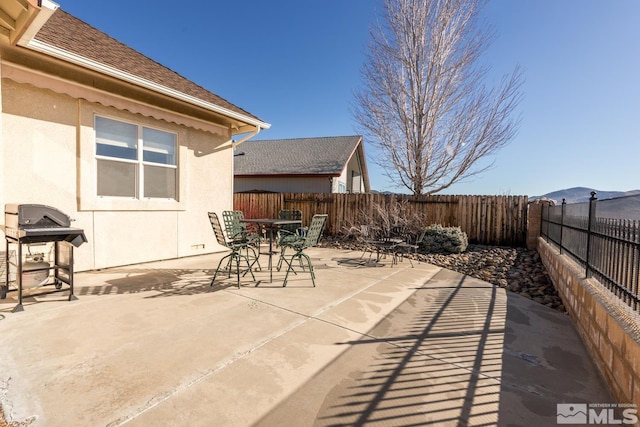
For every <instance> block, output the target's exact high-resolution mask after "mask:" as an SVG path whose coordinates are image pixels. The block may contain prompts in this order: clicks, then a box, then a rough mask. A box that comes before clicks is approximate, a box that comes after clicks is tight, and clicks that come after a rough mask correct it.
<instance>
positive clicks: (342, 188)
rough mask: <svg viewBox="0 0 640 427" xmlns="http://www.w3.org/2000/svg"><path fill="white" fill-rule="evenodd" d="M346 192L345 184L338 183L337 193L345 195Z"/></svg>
mask: <svg viewBox="0 0 640 427" xmlns="http://www.w3.org/2000/svg"><path fill="white" fill-rule="evenodd" d="M346 192H347V184H346V183H344V182H342V181H338V193H346Z"/></svg>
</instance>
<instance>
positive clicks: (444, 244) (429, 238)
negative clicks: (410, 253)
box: [420, 224, 469, 254]
mask: <svg viewBox="0 0 640 427" xmlns="http://www.w3.org/2000/svg"><path fill="white" fill-rule="evenodd" d="M468 245H469V240H468V239H467V233H465V232H464V231H462V230H461V229H460V227H443V226H441V225H439V224H436V225H431V226H429V227H427V229H426V230H425V235H424V239H423V240H422V243H421V245H420V249H421V250H422V251H424V252H434V253H450V254H459V253H462V252H464V251H465V250H467V246H468Z"/></svg>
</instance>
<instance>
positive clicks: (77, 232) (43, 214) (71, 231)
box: [4, 203, 87, 247]
mask: <svg viewBox="0 0 640 427" xmlns="http://www.w3.org/2000/svg"><path fill="white" fill-rule="evenodd" d="M4 219H5V227H4V232H5V235H6V236H7V237H9V238H12V239H20V240H21V241H22V242H23V243H38V242H54V241H66V242H69V243H71V244H72V245H74V246H76V247H78V246H80V245H81V244H83V243H86V242H87V238H86V236H85V235H84V230H83V229H81V228H72V227H69V225H71V218H69V216H68V215H67V214H65V213H63V212H61V211H60V210H58V209H56V208H54V207H51V206H47V205H37V204H17V203H7V204H6V205H5V208H4Z"/></svg>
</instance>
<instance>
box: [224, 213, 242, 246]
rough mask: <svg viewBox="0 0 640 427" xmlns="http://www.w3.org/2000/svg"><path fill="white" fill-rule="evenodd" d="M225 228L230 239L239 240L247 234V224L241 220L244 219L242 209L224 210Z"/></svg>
mask: <svg viewBox="0 0 640 427" xmlns="http://www.w3.org/2000/svg"><path fill="white" fill-rule="evenodd" d="M222 219H223V220H224V230H225V232H226V234H227V239H229V240H239V239H243V238H245V237H246V236H247V226H246V224H245V223H243V222H241V220H243V219H244V214H243V213H242V211H222Z"/></svg>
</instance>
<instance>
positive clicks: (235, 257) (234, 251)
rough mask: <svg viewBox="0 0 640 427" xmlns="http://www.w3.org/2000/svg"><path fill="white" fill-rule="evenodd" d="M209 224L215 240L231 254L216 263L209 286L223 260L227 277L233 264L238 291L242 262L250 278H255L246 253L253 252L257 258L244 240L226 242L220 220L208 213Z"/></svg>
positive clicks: (215, 215) (214, 214)
mask: <svg viewBox="0 0 640 427" xmlns="http://www.w3.org/2000/svg"><path fill="white" fill-rule="evenodd" d="M209 222H211V227H212V228H213V233H214V234H215V236H216V240H217V241H218V244H220V245H221V246H224V247H226V248H228V249H230V250H231V253H229V254H227V255H225V256H224V257H222V259H221V260H220V262H219V263H218V266H217V267H216V272H215V274H214V275H213V278H212V279H211V285H210V286H213V283H214V282H215V280H216V277H217V276H218V273H219V272H220V266H221V265H222V262H223V261H224V260H225V259H226V260H227V266H226V268H225V269H226V270H228V272H229V275H228V276H227V277H231V267H232V263H234V262H235V267H236V274H237V276H238V289H240V262H241V261H243V260H244V261H246V262H247V271H248V272H250V273H251V277H252V278H253V280H254V281H255V280H256V277H255V276H254V275H253V271H251V266H252V263H251V262H250V260H249V256H248V255H247V253H248V251H249V250H251V251H253V252H254V256H255V257H256V258H257V255H255V249H254V248H253V247H251V245H250V244H249V241H248V240H246V239H244V240H243V239H240V238H237V239H235V240H229V241H227V239H225V236H224V233H223V231H222V226H221V225H220V220H219V219H218V215H217V214H216V213H215V212H209ZM243 251H245V253H243ZM245 274H246V272H245ZM243 276H244V274H243Z"/></svg>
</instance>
